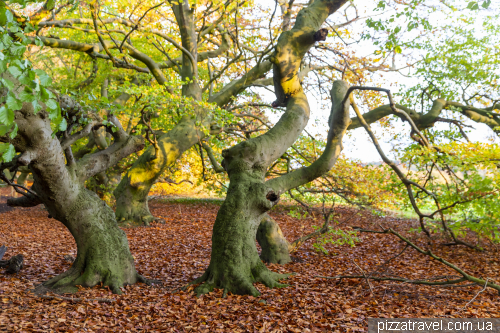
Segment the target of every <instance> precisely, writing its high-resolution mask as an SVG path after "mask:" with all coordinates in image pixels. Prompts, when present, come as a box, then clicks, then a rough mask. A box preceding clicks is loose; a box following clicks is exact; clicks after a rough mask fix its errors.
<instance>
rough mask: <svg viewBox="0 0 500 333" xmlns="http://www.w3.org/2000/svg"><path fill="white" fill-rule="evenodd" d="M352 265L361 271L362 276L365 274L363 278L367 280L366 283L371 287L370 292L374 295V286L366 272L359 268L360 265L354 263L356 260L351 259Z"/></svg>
mask: <svg viewBox="0 0 500 333" xmlns="http://www.w3.org/2000/svg"><path fill="white" fill-rule="evenodd" d="M351 261H352V263H353V264H354V265H356V267H357V268H358V269H359V270H360V272H361V274H363V277H364V278H365V280H366V283H368V287H370V292H371V293H372V295H373V288H372V285H371V284H370V280H368V277H367V276H366V274H365V272H364V271H363V270H362V269H361V267H359V266H358V264H356V262H355V261H354V259H351Z"/></svg>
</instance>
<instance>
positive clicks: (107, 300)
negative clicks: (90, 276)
mask: <svg viewBox="0 0 500 333" xmlns="http://www.w3.org/2000/svg"><path fill="white" fill-rule="evenodd" d="M37 296H38V297H40V298H45V299H59V300H61V301H70V302H103V303H113V302H116V300H115V299H114V298H101V297H98V298H79V297H64V296H51V295H37Z"/></svg>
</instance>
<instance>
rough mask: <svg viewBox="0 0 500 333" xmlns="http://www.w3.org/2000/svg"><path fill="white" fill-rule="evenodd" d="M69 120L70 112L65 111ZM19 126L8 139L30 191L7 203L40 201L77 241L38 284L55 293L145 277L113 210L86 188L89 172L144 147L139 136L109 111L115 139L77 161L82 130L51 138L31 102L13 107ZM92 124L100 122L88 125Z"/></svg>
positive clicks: (45, 118) (116, 287)
mask: <svg viewBox="0 0 500 333" xmlns="http://www.w3.org/2000/svg"><path fill="white" fill-rule="evenodd" d="M66 112H67V115H68V117H69V119H71V117H72V116H73V115H75V114H74V113H72V110H69V109H68V110H66ZM15 121H16V123H17V125H18V127H19V131H18V135H17V137H16V138H15V139H14V140H13V141H12V143H13V144H14V146H15V148H16V150H17V151H18V152H20V153H21V155H20V156H19V157H18V158H17V160H16V163H17V165H19V166H28V167H29V169H30V170H31V172H32V174H33V179H34V182H33V186H32V191H34V192H33V193H27V194H26V195H25V196H23V197H20V198H17V199H10V200H9V201H8V204H9V205H11V206H25V207H26V206H36V205H38V204H44V205H45V207H46V208H47V210H48V212H49V214H50V216H52V217H53V218H55V219H57V220H58V221H60V222H62V223H63V224H64V225H65V226H66V227H67V228H68V229H69V231H70V232H71V234H72V235H73V237H74V238H75V241H76V244H77V250H78V253H77V258H76V261H75V262H74V264H73V266H72V267H71V268H70V269H69V270H68V271H66V272H64V273H62V274H60V275H59V276H56V277H54V278H52V279H51V280H49V281H47V282H45V283H43V284H42V285H41V286H39V290H41V291H43V290H46V289H50V290H54V291H56V292H71V291H76V290H77V289H76V286H77V285H82V286H87V287H92V286H95V285H97V284H99V283H101V282H102V284H103V285H104V286H109V287H110V288H111V290H112V291H113V292H115V293H120V287H122V286H124V285H127V284H132V283H135V282H137V281H145V280H144V279H143V278H142V277H141V276H140V275H139V274H138V273H137V272H136V270H135V265H134V259H133V257H132V255H131V253H130V250H129V247H128V241H127V237H126V235H125V233H124V232H123V231H122V230H121V229H120V228H119V227H118V225H117V223H116V219H115V215H114V213H113V211H112V210H111V208H109V207H108V206H107V205H106V204H105V203H104V202H103V201H102V200H100V199H99V198H98V197H97V195H96V194H95V193H93V192H91V191H89V190H87V189H86V188H85V187H84V182H85V180H86V179H88V178H89V177H91V176H93V175H95V174H97V173H99V172H102V171H104V170H106V169H107V168H109V167H111V166H113V165H114V164H116V163H117V162H118V161H119V160H121V159H122V158H124V157H126V156H128V155H130V154H131V153H133V152H136V151H138V150H140V149H142V148H143V147H144V140H143V138H142V137H132V136H128V135H127V134H126V133H125V131H124V130H123V128H122V127H121V124H120V123H119V121H118V120H117V119H116V118H115V117H114V116H112V115H109V116H108V121H110V122H111V123H113V125H114V126H115V127H114V130H115V132H112V131H111V127H109V128H108V129H109V131H110V132H111V133H112V135H113V138H114V142H113V144H112V145H110V146H109V147H108V148H106V149H104V150H102V151H99V152H97V153H94V154H89V155H86V156H85V157H83V158H82V159H80V160H78V161H76V160H75V159H74V157H73V155H72V151H71V144H72V143H73V142H74V141H75V139H76V138H77V137H79V136H78V135H79V134H80V133H77V134H74V136H72V135H71V133H66V135H62V136H59V137H62V138H64V139H61V141H60V140H59V139H58V138H57V137H53V135H52V129H51V126H50V120H49V117H48V114H47V112H46V111H45V110H42V111H39V112H38V113H36V114H35V113H34V112H33V107H32V104H31V103H24V105H23V107H22V109H21V110H19V111H16V113H15ZM90 125H91V126H90V127H93V126H96V125H98V124H90Z"/></svg>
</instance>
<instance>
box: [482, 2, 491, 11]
mask: <svg viewBox="0 0 500 333" xmlns="http://www.w3.org/2000/svg"><path fill="white" fill-rule="evenodd" d="M490 5H491V0H486V1H484V2H483V3H482V4H481V6H482V7H483V8H484V9H488V7H489V6H490Z"/></svg>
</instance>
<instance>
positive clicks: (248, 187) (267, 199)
mask: <svg viewBox="0 0 500 333" xmlns="http://www.w3.org/2000/svg"><path fill="white" fill-rule="evenodd" d="M234 178H237V180H236V181H234V180H235V179H234ZM271 192H272V191H271V190H270V189H268V188H267V187H266V186H265V185H264V182H263V179H262V178H261V179H260V180H259V179H255V178H253V177H252V176H249V175H247V174H246V173H245V172H243V173H241V174H233V179H232V182H231V184H230V185H229V188H228V193H227V197H226V200H225V201H224V203H223V205H222V206H221V208H220V209H219V212H218V213H217V219H216V220H215V224H214V228H213V235H212V254H211V261H210V265H209V267H208V268H207V270H206V271H205V273H204V274H203V276H201V277H200V278H199V279H197V280H196V281H195V282H194V283H200V282H205V283H204V284H202V285H201V286H199V287H197V288H196V290H195V291H196V293H197V294H198V295H201V294H205V293H207V292H210V291H212V290H213V289H214V288H222V289H224V294H226V293H227V292H232V293H234V294H240V295H245V294H249V295H253V296H258V295H260V293H259V291H258V290H257V289H256V288H255V287H254V286H253V283H255V282H261V283H263V284H264V285H265V286H267V287H270V288H273V287H284V286H286V285H284V284H281V283H279V282H278V280H280V279H282V278H286V277H287V276H288V275H287V274H278V273H274V272H272V271H270V270H269V269H267V267H266V266H265V265H264V264H263V263H262V261H261V260H260V258H259V255H258V253H257V248H256V245H255V237H256V233H257V228H258V226H259V224H260V221H261V220H262V218H263V215H264V214H265V212H266V211H268V210H269V209H271V208H272V206H274V205H275V204H276V203H277V202H278V198H277V197H276V196H273V195H272V193H271ZM270 193H271V195H270Z"/></svg>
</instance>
